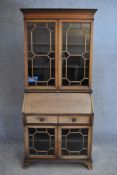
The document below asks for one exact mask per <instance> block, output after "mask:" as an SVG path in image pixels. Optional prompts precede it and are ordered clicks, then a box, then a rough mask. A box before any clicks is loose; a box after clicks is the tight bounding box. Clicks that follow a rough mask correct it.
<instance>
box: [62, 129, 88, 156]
mask: <svg viewBox="0 0 117 175" xmlns="http://www.w3.org/2000/svg"><path fill="white" fill-rule="evenodd" d="M61 139H62V143H61V149H62V155H64V156H65V155H67V156H70V155H74V156H78V155H87V149H88V129H86V128H81V129H78V128H74V129H71V128H69V129H68V128H66V129H64V128H63V129H62V131H61Z"/></svg>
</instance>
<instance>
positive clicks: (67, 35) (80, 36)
mask: <svg viewBox="0 0 117 175" xmlns="http://www.w3.org/2000/svg"><path fill="white" fill-rule="evenodd" d="M90 25H91V24H90V23H88V22H62V86H63V87H67V86H68V87H75V86H77V87H78V86H88V85H89V61H90V33H91V32H90V28H91V26H90Z"/></svg>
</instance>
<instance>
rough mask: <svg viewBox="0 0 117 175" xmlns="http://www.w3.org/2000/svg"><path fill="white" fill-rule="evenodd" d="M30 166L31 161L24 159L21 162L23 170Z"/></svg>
mask: <svg viewBox="0 0 117 175" xmlns="http://www.w3.org/2000/svg"><path fill="white" fill-rule="evenodd" d="M31 164H32V161H31V160H28V159H25V158H24V160H23V168H27V167H29V166H30V165H31Z"/></svg>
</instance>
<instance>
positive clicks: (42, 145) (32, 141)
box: [26, 126, 57, 158]
mask: <svg viewBox="0 0 117 175" xmlns="http://www.w3.org/2000/svg"><path fill="white" fill-rule="evenodd" d="M26 139H27V144H28V145H27V148H28V156H29V157H32V158H33V157H34V158H56V154H57V129H56V127H53V126H29V127H27V135H26Z"/></svg>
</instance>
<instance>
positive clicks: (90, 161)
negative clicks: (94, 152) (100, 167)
mask: <svg viewBox="0 0 117 175" xmlns="http://www.w3.org/2000/svg"><path fill="white" fill-rule="evenodd" d="M84 164H85V166H86V167H87V168H88V169H89V170H93V162H92V160H87V161H85V162H84Z"/></svg>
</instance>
